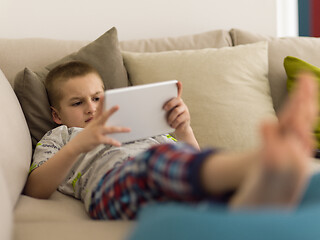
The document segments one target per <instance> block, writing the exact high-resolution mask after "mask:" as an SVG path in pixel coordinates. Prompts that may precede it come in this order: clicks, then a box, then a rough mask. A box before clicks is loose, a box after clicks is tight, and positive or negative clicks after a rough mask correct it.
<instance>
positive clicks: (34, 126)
mask: <svg viewBox="0 0 320 240" xmlns="http://www.w3.org/2000/svg"><path fill="white" fill-rule="evenodd" d="M72 60H79V61H84V62H87V63H89V64H90V65H92V66H93V67H95V68H96V69H97V70H98V72H99V73H100V74H101V76H102V79H103V82H104V84H105V87H106V88H107V89H109V88H117V87H125V86H128V78H127V73H126V70H125V68H124V65H123V60H122V56H121V52H120V48H119V43H118V37H117V30H116V29H115V28H112V29H110V30H109V31H107V32H106V33H105V34H103V35H102V36H101V37H99V38H98V39H97V40H95V41H93V42H92V43H90V44H88V45H86V46H85V47H83V48H81V49H80V50H79V51H78V52H75V53H73V54H70V55H68V56H66V57H64V58H63V59H61V60H59V61H56V62H54V63H52V64H50V65H47V66H46V67H45V68H43V69H42V70H41V71H37V72H33V71H32V70H30V69H29V68H25V69H24V70H23V71H22V72H20V73H19V74H18V75H17V77H16V79H15V84H14V89H15V92H16V94H17V96H18V99H19V101H20V104H21V106H22V109H23V112H24V114H25V117H26V120H27V123H28V126H29V129H30V132H31V137H32V144H33V147H34V146H35V145H36V143H37V142H38V141H39V140H40V139H41V138H42V136H43V135H44V134H45V133H46V132H47V131H48V130H50V129H52V128H53V127H55V126H56V124H55V123H54V122H53V120H52V118H51V113H50V106H49V101H48V98H47V94H46V91H45V87H44V80H45V77H46V75H47V73H48V72H49V71H50V70H51V69H53V68H54V67H55V66H57V65H59V64H61V63H64V62H68V61H72Z"/></svg>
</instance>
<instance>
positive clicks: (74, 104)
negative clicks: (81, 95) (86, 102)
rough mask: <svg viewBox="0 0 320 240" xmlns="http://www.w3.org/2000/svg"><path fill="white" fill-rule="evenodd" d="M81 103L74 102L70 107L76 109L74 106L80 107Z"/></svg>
mask: <svg viewBox="0 0 320 240" xmlns="http://www.w3.org/2000/svg"><path fill="white" fill-rule="evenodd" d="M81 103H82V102H75V103H73V104H72V106H73V107H76V106H79V105H81Z"/></svg>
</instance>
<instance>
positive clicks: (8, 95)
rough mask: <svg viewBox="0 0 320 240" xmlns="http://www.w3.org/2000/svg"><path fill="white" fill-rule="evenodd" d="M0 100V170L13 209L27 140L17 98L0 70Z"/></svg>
mask: <svg viewBox="0 0 320 240" xmlns="http://www.w3.org/2000/svg"><path fill="white" fill-rule="evenodd" d="M0 101H1V102H2V103H3V104H2V107H1V114H0V126H1V131H0V132H1V134H0V143H1V144H0V152H1V157H0V169H2V170H3V176H4V179H5V181H6V183H7V186H8V190H9V197H10V203H11V204H12V206H11V208H12V209H13V207H14V206H15V204H16V202H17V200H18V197H19V196H20V193H21V191H22V189H23V187H24V184H25V181H26V178H27V175H28V171H29V164H30V158H31V141H30V134H29V130H28V127H27V123H26V121H25V118H24V116H23V112H22V110H21V107H20V105H19V102H18V99H17V97H16V95H15V94H14V92H13V89H12V87H11V85H10V84H9V82H8V80H7V79H6V77H5V76H4V74H3V73H2V71H1V70H0ZM1 204H2V200H1Z"/></svg>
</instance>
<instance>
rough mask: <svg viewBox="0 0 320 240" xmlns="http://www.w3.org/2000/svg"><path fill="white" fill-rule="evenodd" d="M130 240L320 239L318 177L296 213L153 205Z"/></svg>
mask: <svg viewBox="0 0 320 240" xmlns="http://www.w3.org/2000/svg"><path fill="white" fill-rule="evenodd" d="M129 239H130V240H180V239H181V240H207V239H210V240H231V239H237V240H240V239H245V240H284V239H290V240H302V239H303V240H308V239H312V240H316V239H320V174H317V175H314V176H313V177H312V178H311V181H310V183H309V185H308V188H307V189H306V192H305V194H304V197H303V199H302V201H301V204H300V205H299V207H298V208H297V209H296V210H295V211H291V212H288V211H285V210H281V209H260V210H241V211H236V212H235V211H234V212H230V211H228V210H227V208H226V206H225V205H218V204H217V205H213V204H206V203H201V204H198V205H191V204H183V203H166V204H158V203H157V204H152V205H148V206H147V207H145V208H144V209H143V210H142V212H141V214H140V216H139V219H138V224H137V227H136V229H135V230H134V232H133V233H132V235H131V236H130V238H129Z"/></svg>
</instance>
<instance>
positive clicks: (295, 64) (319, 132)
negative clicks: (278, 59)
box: [283, 56, 320, 149]
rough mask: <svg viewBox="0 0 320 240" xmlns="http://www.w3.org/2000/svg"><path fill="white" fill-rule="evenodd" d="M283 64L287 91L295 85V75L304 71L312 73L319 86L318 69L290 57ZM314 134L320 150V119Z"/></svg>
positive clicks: (319, 76)
mask: <svg viewBox="0 0 320 240" xmlns="http://www.w3.org/2000/svg"><path fill="white" fill-rule="evenodd" d="M283 64H284V68H285V70H286V73H287V76H288V81H287V86H288V90H291V89H292V88H293V86H294V84H295V77H296V75H297V74H298V73H299V72H300V71H304V70H306V71H311V72H313V73H314V74H315V76H316V77H317V80H318V82H319V84H320V68H318V67H316V66H314V65H312V64H310V63H308V62H305V61H303V60H301V59H299V58H296V57H292V56H288V57H286V58H285V59H284V63H283ZM319 103H320V99H319ZM314 133H315V136H316V139H317V145H318V146H317V147H318V149H320V118H319V120H318V124H317V126H316V129H315V131H314Z"/></svg>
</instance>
